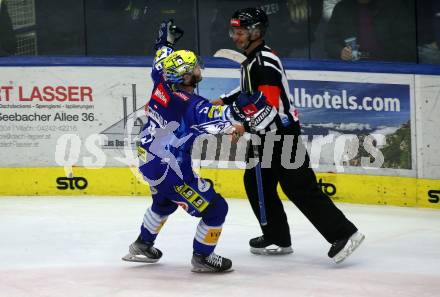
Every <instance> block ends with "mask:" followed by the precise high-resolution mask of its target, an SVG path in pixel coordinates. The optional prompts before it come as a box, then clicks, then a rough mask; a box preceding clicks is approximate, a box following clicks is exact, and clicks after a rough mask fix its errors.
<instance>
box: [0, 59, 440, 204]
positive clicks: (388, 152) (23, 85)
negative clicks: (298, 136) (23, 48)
mask: <svg viewBox="0 0 440 297" xmlns="http://www.w3.org/2000/svg"><path fill="white" fill-rule="evenodd" d="M150 58H151V57H150ZM150 62H151V59H150V60H149V61H148V59H147V60H145V59H144V58H143V57H142V58H133V59H121V58H105V59H104V58H99V59H98V58H72V59H66V58H54V57H52V58H40V57H31V58H23V57H19V58H7V59H4V60H2V61H0V66H2V67H0V153H1V155H2V157H3V158H1V159H0V195H36V196H38V195H55V196H66V195H98V196H100V195H114V196H119V195H128V196H139V195H149V194H150V193H149V190H148V187H147V186H146V185H145V184H144V182H143V181H142V179H141V178H139V177H138V176H137V169H136V168H132V166H135V164H136V163H137V162H136V149H135V143H136V137H137V135H138V134H139V131H140V129H141V127H142V125H143V123H144V122H145V112H144V105H145V103H146V102H147V99H148V98H149V94H150V92H151V88H152V84H151V81H150V79H149V73H150V70H151V68H149V67H148V66H149V65H150ZM206 62H207V63H205V66H206V68H205V71H204V77H205V79H204V81H203V82H202V83H201V84H200V85H199V93H200V94H201V95H203V96H205V97H207V98H216V97H217V96H218V95H219V94H220V93H221V92H224V91H225V90H230V89H231V88H232V87H234V86H236V85H237V83H238V80H239V71H238V65H236V64H233V63H232V64H231V63H228V62H225V61H223V60H219V59H214V58H208V59H207V60H206ZM285 66H286V74H287V77H288V79H289V82H288V83H289V85H290V87H291V89H292V93H293V96H294V101H295V104H296V105H298V106H297V107H298V108H299V109H300V120H301V123H302V128H303V130H305V131H303V132H304V133H303V135H307V136H308V137H309V140H310V141H312V136H313V137H314V136H324V135H328V134H330V132H331V133H332V135H335V137H334V138H333V139H332V140H331V141H330V142H328V143H324V144H323V146H322V150H321V151H320V150H318V151H319V152H321V154H320V155H319V154H318V158H314V157H315V154H314V151H315V150H314V149H313V147H312V149H311V150H310V156H311V159H312V166H314V165H316V164H318V165H319V166H318V167H314V169H315V171H316V172H319V173H317V175H318V181H319V182H320V185H321V187H322V189H323V190H324V191H325V192H326V193H327V194H329V195H330V196H331V197H332V199H334V200H335V201H341V202H353V203H371V204H389V205H401V206H420V207H432V208H439V197H440V155H439V154H438V153H437V152H438V148H439V147H440V138H439V137H438V135H439V134H438V127H440V117H439V116H438V114H440V104H438V101H439V96H438V94H439V93H440V70H439V69H438V67H434V66H433V67H428V66H427V65H406V64H389V63H388V64H387V63H336V62H333V63H332V62H328V61H327V62H326V61H315V62H313V61H308V62H304V61H295V60H288V59H287V61H286V63H285ZM330 97H331V99H329V98H330ZM350 98H351V99H350ZM390 100H391V101H390ZM394 103H395V104H397V105H393V104H394ZM388 104H391V105H390V108H388ZM379 134H381V135H384V136H386V137H387V138H386V139H388V140H392V136H393V135H395V136H396V139H400V138H399V137H402V138H401V139H402V141H397V142H391V143H390V144H392V147H388V149H386V148H385V147H384V144H380V143H379V142H378V143H377V144H376V147H375V148H376V149H379V151H381V152H383V153H384V155H385V160H388V159H389V158H391V161H390V162H386V163H384V164H382V165H380V166H377V167H375V168H371V166H364V165H363V164H362V158H365V157H370V156H373V155H372V154H371V152H370V151H368V153H369V154H370V155H368V154H367V155H365V152H364V151H366V148H367V147H366V146H362V147H361V148H362V149H364V151H363V152H362V153H363V155H362V154H361V153H359V154H358V155H357V156H356V157H354V158H352V159H350V160H348V162H345V161H344V160H343V159H344V158H345V156H344V155H343V154H337V153H338V150H337V149H336V143H337V137H340V136H343V135H357V136H358V139H359V141H360V145H361V144H365V142H364V140H365V139H366V138H365V136H368V135H379ZM405 137H406V138H405ZM327 140H328V139H327ZM344 143H345V142H344ZM318 148H319V146H318ZM344 150H345V146H344ZM340 151H342V150H340ZM376 151H377V150H376ZM359 152H360V150H359ZM6 156H7V157H6ZM336 156H338V157H336ZM373 157H374V158H371V157H370V159H375V160H377V159H380V158H376V157H375V156H373ZM313 159H315V161H317V162H316V163H313ZM235 161H242V160H235ZM71 166H73V170H64V168H63V167H67V168H69V167H71ZM95 167H96V168H99V169H86V168H95ZM130 168H132V170H130ZM328 172H336V173H328ZM202 175H203V176H206V177H209V178H211V179H213V180H214V181H215V183H216V189H217V190H218V191H219V192H220V193H222V194H223V195H224V196H226V197H237V198H244V197H245V191H244V186H243V184H242V175H243V171H242V170H237V169H227V170H226V169H213V168H212V167H210V168H203V169H202ZM281 196H283V195H282V194H281ZM284 199H285V197H284Z"/></svg>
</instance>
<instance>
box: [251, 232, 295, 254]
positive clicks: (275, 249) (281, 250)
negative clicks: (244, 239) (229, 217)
mask: <svg viewBox="0 0 440 297" xmlns="http://www.w3.org/2000/svg"><path fill="white" fill-rule="evenodd" d="M249 245H250V246H251V249H250V250H251V253H252V254H256V255H286V254H291V253H293V249H292V247H291V246H286V247H282V246H278V245H276V244H273V243H271V242H268V241H266V240H265V239H264V236H260V237H255V238H252V239H251V240H250V241H249Z"/></svg>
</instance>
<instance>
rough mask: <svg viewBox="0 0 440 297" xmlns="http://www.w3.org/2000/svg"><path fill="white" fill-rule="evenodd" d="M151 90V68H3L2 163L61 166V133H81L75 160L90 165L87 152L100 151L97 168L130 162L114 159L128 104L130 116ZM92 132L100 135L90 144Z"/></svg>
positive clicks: (0, 83)
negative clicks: (58, 157) (57, 155)
mask: <svg viewBox="0 0 440 297" xmlns="http://www.w3.org/2000/svg"><path fill="white" fill-rule="evenodd" d="M150 92H151V79H150V68H145V67H136V68H135V67H130V68H128V67H113V68H112V67H15V68H14V67H2V68H0V113H1V115H0V117H1V120H0V149H1V151H2V155H4V156H6V155H7V156H8V158H2V159H1V161H0V166H1V167H27V166H34V167H39V166H60V164H58V163H57V162H56V161H55V151H56V144H57V141H58V139H59V137H60V136H62V135H63V134H75V135H77V136H78V139H77V140H79V143H78V142H76V143H74V144H73V146H72V149H73V150H76V151H77V152H78V153H79V156H78V158H77V159H78V160H77V161H76V162H74V164H73V165H76V166H87V165H88V164H84V158H85V157H88V158H89V159H90V158H92V159H93V158H95V159H96V156H95V154H101V155H105V156H106V160H105V162H103V160H102V158H101V163H103V164H100V163H99V162H98V164H96V163H95V164H94V165H96V166H97V167H102V166H100V165H106V166H126V164H123V163H121V162H118V161H116V160H115V157H116V156H120V155H121V152H120V151H121V149H122V148H123V141H124V139H123V134H124V125H123V124H124V109H125V110H126V114H127V116H128V115H130V114H131V113H132V112H133V111H134V110H137V109H141V108H143V106H144V105H145V103H146V100H147V97H148V98H149V93H150ZM134 93H135V96H136V100H134V96H133V94H134ZM123 97H126V99H123ZM24 116H27V118H24ZM93 134H94V135H98V136H96V137H94V138H91V139H89V141H90V143H89V149H87V148H86V147H85V143H86V140H87V138H88V137H89V136H90V135H93ZM103 134H104V135H106V136H107V137H108V138H109V139H110V140H113V146H112V145H109V143H108V142H106V141H104V139H103V137H102V135H103ZM115 137H116V139H115ZM116 140H118V143H116ZM110 144H112V143H110ZM104 150H105V154H103V153H100V151H104ZM90 151H93V153H92V152H90ZM65 159H67V156H65ZM89 163H92V164H93V162H89Z"/></svg>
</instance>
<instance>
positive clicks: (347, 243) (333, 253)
mask: <svg viewBox="0 0 440 297" xmlns="http://www.w3.org/2000/svg"><path fill="white" fill-rule="evenodd" d="M364 239H365V235H364V234H362V233H359V232H356V233H354V234H353V235H352V236H350V238H346V239H341V240H338V241H336V242H334V243H333V244H332V246H331V248H330V250H329V251H328V256H329V257H330V258H332V259H333V260H334V261H335V262H336V263H341V262H342V261H344V260H345V259H346V258H347V257H348V256H350V255H351V253H353V252H354V250H356V249H357V247H358V246H359V245H360V244H361V243H362V241H363V240H364Z"/></svg>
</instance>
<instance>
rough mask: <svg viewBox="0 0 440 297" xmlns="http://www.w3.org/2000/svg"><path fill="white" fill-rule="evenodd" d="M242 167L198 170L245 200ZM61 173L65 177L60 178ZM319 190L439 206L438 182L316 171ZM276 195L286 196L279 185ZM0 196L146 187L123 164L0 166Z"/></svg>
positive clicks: (353, 199)
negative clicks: (94, 166)
mask: <svg viewBox="0 0 440 297" xmlns="http://www.w3.org/2000/svg"><path fill="white" fill-rule="evenodd" d="M243 174H244V170H240V169H209V168H203V169H202V170H201V175H202V177H205V178H210V179H212V180H213V181H214V183H215V187H216V190H217V191H218V192H219V193H221V194H222V195H223V196H225V197H227V198H245V197H246V193H245V190H244V186H243V183H242V180H243ZM66 176H67V177H66ZM317 179H318V182H319V184H320V186H321V188H322V190H323V191H324V192H325V193H327V194H328V195H329V196H330V197H331V198H332V199H333V200H334V201H335V202H348V203H361V204H380V205H397V206H416V207H429V208H439V209H440V203H439V198H440V180H429V179H417V178H412V177H396V176H373V175H359V174H341V173H338V174H335V173H317ZM279 193H280V196H281V197H282V199H286V196H285V195H284V194H283V193H282V191H281V190H280V189H279ZM0 195H7V196H20V195H35V196H69V195H96V196H101V195H102V196H115V197H117V196H143V195H150V191H149V187H148V186H147V185H146V184H145V182H144V181H143V180H142V178H140V177H139V175H138V174H137V170H136V169H135V168H132V170H130V169H127V168H101V169H86V168H73V170H72V171H71V172H69V173H68V174H67V175H66V172H65V171H64V169H63V168H50V167H41V168H1V169H0Z"/></svg>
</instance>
